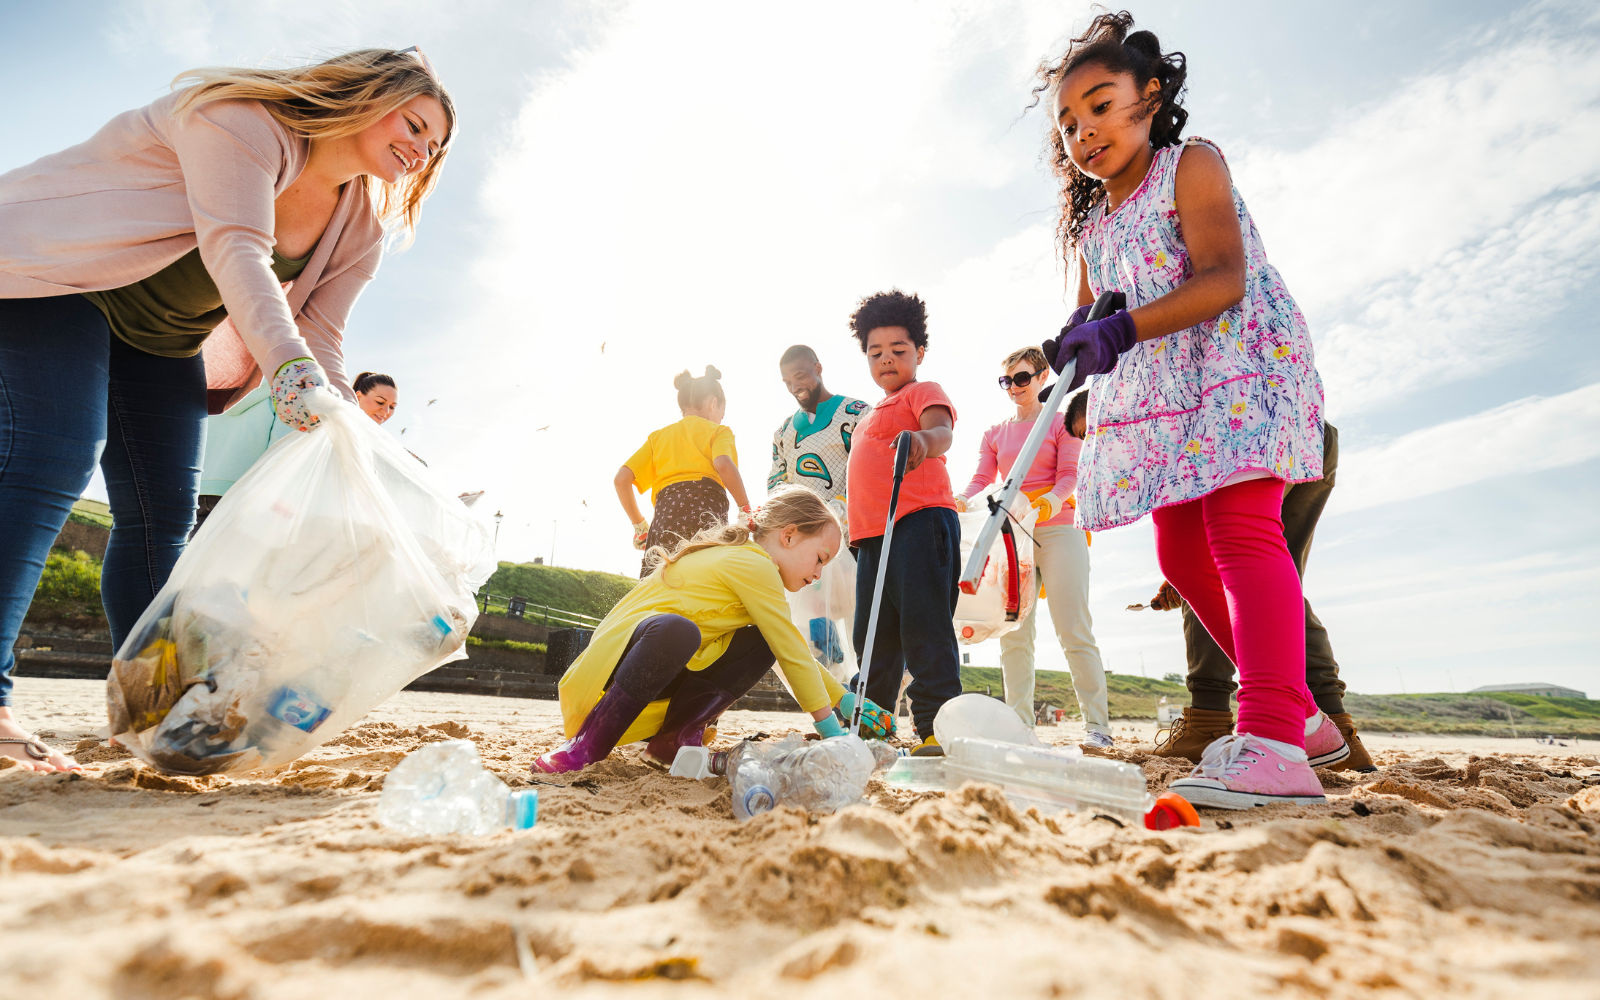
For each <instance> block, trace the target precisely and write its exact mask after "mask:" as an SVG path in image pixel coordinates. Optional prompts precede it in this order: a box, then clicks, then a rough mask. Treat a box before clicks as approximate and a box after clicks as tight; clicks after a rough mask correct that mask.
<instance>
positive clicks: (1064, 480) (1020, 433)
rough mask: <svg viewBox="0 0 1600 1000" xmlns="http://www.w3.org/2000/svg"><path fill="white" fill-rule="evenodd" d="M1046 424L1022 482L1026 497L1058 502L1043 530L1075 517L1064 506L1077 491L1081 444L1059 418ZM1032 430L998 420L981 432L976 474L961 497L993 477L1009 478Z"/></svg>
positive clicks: (980, 489)
mask: <svg viewBox="0 0 1600 1000" xmlns="http://www.w3.org/2000/svg"><path fill="white" fill-rule="evenodd" d="M1050 423H1051V428H1050V431H1049V433H1047V434H1045V436H1044V440H1043V441H1041V442H1040V443H1039V452H1038V454H1036V455H1035V456H1034V458H1033V468H1031V469H1029V470H1028V475H1027V477H1026V478H1025V479H1023V481H1022V490H1023V492H1024V493H1027V494H1028V496H1030V497H1037V496H1038V495H1039V494H1040V493H1043V492H1047V491H1048V492H1050V493H1054V494H1055V495H1056V497H1057V499H1059V500H1060V501H1061V502H1060V503H1059V504H1057V505H1056V506H1057V508H1058V509H1057V511H1056V515H1055V516H1054V517H1052V518H1051V519H1050V520H1048V521H1046V522H1044V525H1043V527H1053V526H1055V525H1067V526H1071V525H1072V523H1073V518H1074V516H1075V515H1074V512H1073V509H1072V508H1071V507H1069V506H1067V497H1069V496H1071V495H1072V492H1073V490H1075V489H1077V488H1078V452H1079V451H1080V450H1081V449H1082V448H1083V442H1082V441H1079V440H1078V439H1077V438H1075V437H1073V436H1072V435H1071V434H1068V433H1067V427H1066V424H1065V423H1064V422H1063V421H1062V420H1061V418H1060V417H1056V418H1055V419H1053V420H1051V421H1050ZM1032 430H1033V421H1032V420H1029V421H1028V422H1027V423H1018V422H1017V421H1015V420H1002V421H1001V422H1000V423H998V424H995V425H994V426H993V427H991V428H989V429H988V430H986V431H984V432H983V443H982V444H980V445H978V471H977V472H975V473H973V476H972V482H970V483H968V484H967V488H966V490H965V491H963V492H962V494H961V495H962V496H964V497H966V498H968V499H971V498H972V497H975V496H977V495H978V494H979V493H981V492H983V490H984V489H986V488H987V487H989V486H990V485H991V484H993V483H994V481H995V478H996V477H997V476H1008V475H1010V474H1011V466H1012V465H1013V464H1015V463H1016V461H1017V452H1019V451H1021V450H1022V443H1023V442H1024V441H1026V440H1027V439H1028V434H1029V432H1031V431H1032Z"/></svg>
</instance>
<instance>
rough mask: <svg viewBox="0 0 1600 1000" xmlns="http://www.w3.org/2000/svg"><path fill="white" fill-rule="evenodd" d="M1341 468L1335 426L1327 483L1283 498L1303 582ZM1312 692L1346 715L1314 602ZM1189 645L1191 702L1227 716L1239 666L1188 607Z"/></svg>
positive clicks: (1327, 439)
mask: <svg viewBox="0 0 1600 1000" xmlns="http://www.w3.org/2000/svg"><path fill="white" fill-rule="evenodd" d="M1338 467H1339V431H1338V428H1336V427H1334V426H1333V425H1332V424H1329V423H1324V424H1323V425H1322V478H1321V479H1319V480H1317V481H1316V482H1312V483H1296V484H1295V485H1294V486H1292V487H1290V489H1289V492H1288V493H1287V494H1285V495H1284V498H1283V536H1284V540H1285V541H1287V542H1288V543H1289V555H1290V556H1292V557H1293V558H1294V568H1295V569H1296V570H1297V571H1298V572H1299V574H1300V579H1302V580H1304V579H1305V576H1306V560H1307V559H1308V558H1309V557H1310V555H1311V539H1312V536H1313V535H1315V534H1316V532H1317V521H1318V519H1320V518H1321V517H1322V508H1324V507H1326V506H1327V505H1328V497H1329V495H1330V494H1332V493H1333V480H1334V473H1335V472H1336V471H1337V470H1338ZM1305 605H1306V687H1308V688H1310V689H1311V695H1312V697H1314V698H1315V699H1316V701H1317V707H1318V708H1320V709H1322V710H1323V711H1324V712H1327V713H1328V714H1329V715H1335V714H1338V713H1339V712H1343V711H1344V681H1342V680H1340V679H1339V663H1338V661H1337V660H1335V659H1334V658H1333V645H1332V643H1330V642H1329V641H1328V630H1327V629H1326V628H1323V626H1322V622H1321V621H1320V620H1318V618H1317V615H1316V612H1314V611H1312V610H1311V602H1310V601H1306V602H1305ZM1183 642H1184V646H1185V649H1186V651H1187V653H1188V655H1189V676H1188V678H1187V681H1186V683H1187V684H1188V687H1189V695H1190V700H1191V701H1192V702H1193V703H1194V707H1195V708H1203V709H1206V710H1207V711H1211V712H1226V711H1229V710H1230V708H1231V706H1230V705H1229V700H1230V698H1231V697H1232V696H1233V693H1234V692H1235V691H1237V690H1238V689H1239V685H1238V684H1237V683H1236V682H1235V681H1234V666H1233V661H1232V660H1230V659H1228V656H1227V654H1226V653H1224V652H1223V651H1222V649H1221V647H1219V646H1218V645H1217V644H1216V641H1215V640H1213V639H1212V638H1211V634H1210V633H1209V632H1207V631H1206V628H1205V626H1204V625H1202V624H1200V619H1199V618H1197V617H1195V613H1194V611H1192V610H1191V609H1190V608H1189V604H1188V602H1184V605H1183Z"/></svg>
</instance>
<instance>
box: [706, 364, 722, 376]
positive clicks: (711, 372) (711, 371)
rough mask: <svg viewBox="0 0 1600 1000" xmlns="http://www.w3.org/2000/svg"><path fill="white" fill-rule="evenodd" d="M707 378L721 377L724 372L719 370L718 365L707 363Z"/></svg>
mask: <svg viewBox="0 0 1600 1000" xmlns="http://www.w3.org/2000/svg"><path fill="white" fill-rule="evenodd" d="M706 378H714V379H720V378H722V373H721V372H719V371H717V366H716V365H706Z"/></svg>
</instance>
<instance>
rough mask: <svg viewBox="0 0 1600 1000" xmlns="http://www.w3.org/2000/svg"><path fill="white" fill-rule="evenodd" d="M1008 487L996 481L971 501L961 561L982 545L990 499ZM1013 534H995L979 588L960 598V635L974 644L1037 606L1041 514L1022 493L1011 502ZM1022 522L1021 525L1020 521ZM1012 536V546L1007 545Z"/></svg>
mask: <svg viewBox="0 0 1600 1000" xmlns="http://www.w3.org/2000/svg"><path fill="white" fill-rule="evenodd" d="M1001 488H1002V487H1001V486H1000V485H996V486H995V487H993V488H992V489H991V490H989V491H988V492H986V493H981V494H979V495H978V496H976V497H974V498H972V499H971V500H969V501H967V513H965V514H961V515H958V517H959V519H960V521H961V565H963V566H965V565H966V564H967V560H968V559H969V558H970V557H971V555H972V547H973V546H974V545H975V544H977V539H978V534H979V532H981V531H982V530H983V524H984V522H985V521H987V520H988V519H989V505H988V498H989V496H990V494H998V493H999V491H1000V489H1001ZM1011 514H1012V516H1013V517H1014V518H1015V519H1016V520H1014V521H1010V522H1009V525H1010V528H1011V530H1010V532H1009V533H1007V532H1005V531H1002V532H1001V533H1000V534H997V535H995V539H994V545H993V546H992V547H991V548H990V549H989V560H988V563H987V564H986V565H985V566H984V568H983V573H982V574H981V575H980V576H979V577H978V583H977V586H976V587H975V588H974V589H973V590H972V591H971V592H969V591H968V590H967V588H966V585H965V584H963V585H962V588H961V595H960V597H959V598H958V599H957V600H956V613H955V617H954V624H955V629H956V638H957V639H958V640H960V641H961V642H963V643H967V644H969V645H970V644H972V643H977V642H982V641H984V640H985V639H992V638H994V637H995V636H997V635H1004V634H1006V633H1007V632H1010V631H1011V630H1012V629H1014V628H1016V627H1017V626H1018V625H1021V624H1022V623H1023V622H1024V621H1026V620H1027V618H1028V613H1029V612H1030V611H1032V610H1033V605H1034V602H1035V599H1036V598H1037V597H1038V594H1039V588H1038V587H1036V586H1035V585H1034V561H1033V538H1032V537H1031V536H1032V534H1033V528H1034V522H1035V521H1037V520H1038V517H1039V512H1038V511H1037V510H1035V509H1034V508H1033V507H1032V506H1031V505H1030V504H1029V502H1028V498H1027V497H1026V496H1023V495H1022V494H1021V493H1020V492H1019V493H1018V494H1017V496H1016V499H1015V500H1013V501H1012V502H1011ZM1019 522H1020V523H1019ZM1007 539H1010V541H1011V543H1012V544H1011V547H1009V548H1008V546H1007V544H1006V543H1007Z"/></svg>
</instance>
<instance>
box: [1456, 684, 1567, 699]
mask: <svg viewBox="0 0 1600 1000" xmlns="http://www.w3.org/2000/svg"><path fill="white" fill-rule="evenodd" d="M1490 691H1500V692H1504V693H1506V694H1532V695H1538V696H1540V697H1542V698H1587V697H1589V696H1588V695H1586V694H1584V693H1583V692H1582V691H1576V690H1574V689H1572V688H1566V687H1562V686H1561V685H1559V684H1485V685H1484V686H1483V687H1481V688H1473V689H1472V690H1471V691H1468V692H1467V693H1468V694H1487V693H1489V692H1490Z"/></svg>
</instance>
